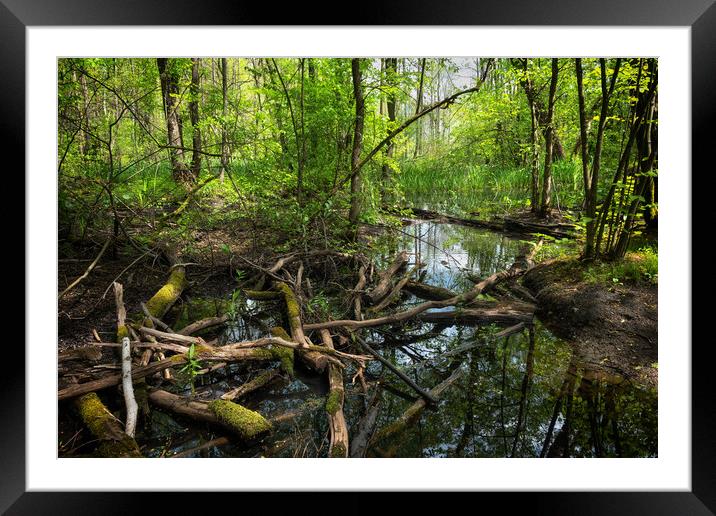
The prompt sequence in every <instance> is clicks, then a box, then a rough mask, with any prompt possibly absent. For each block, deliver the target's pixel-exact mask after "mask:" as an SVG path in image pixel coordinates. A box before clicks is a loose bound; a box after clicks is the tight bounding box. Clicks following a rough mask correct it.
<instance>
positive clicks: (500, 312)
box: [417, 305, 534, 325]
mask: <svg viewBox="0 0 716 516" xmlns="http://www.w3.org/2000/svg"><path fill="white" fill-rule="evenodd" d="M533 317H534V310H532V311H524V310H516V309H510V308H508V307H505V306H504V305H498V306H496V307H494V308H456V309H453V310H444V311H439V312H437V311H436V312H423V313H421V314H419V315H418V316H417V319H418V320H419V321H423V322H429V323H443V324H447V323H452V324H464V325H478V324H516V323H520V322H523V323H530V322H532V319H533Z"/></svg>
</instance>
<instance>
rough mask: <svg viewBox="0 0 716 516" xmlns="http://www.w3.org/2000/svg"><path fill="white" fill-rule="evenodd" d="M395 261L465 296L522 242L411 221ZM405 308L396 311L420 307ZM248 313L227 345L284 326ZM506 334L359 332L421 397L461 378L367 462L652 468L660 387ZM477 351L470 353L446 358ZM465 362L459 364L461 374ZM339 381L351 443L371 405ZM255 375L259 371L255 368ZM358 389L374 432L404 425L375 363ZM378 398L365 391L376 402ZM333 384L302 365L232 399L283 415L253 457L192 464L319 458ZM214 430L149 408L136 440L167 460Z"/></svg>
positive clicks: (402, 401) (532, 337) (411, 397)
mask: <svg viewBox="0 0 716 516" xmlns="http://www.w3.org/2000/svg"><path fill="white" fill-rule="evenodd" d="M400 231H401V236H400V238H399V239H398V241H396V242H394V247H393V250H392V251H391V252H390V253H386V259H389V257H390V256H392V255H393V254H394V251H397V250H400V249H406V250H408V252H409V253H412V254H411V260H410V262H411V263H410V264H409V267H412V265H413V264H414V263H415V262H416V260H418V261H420V262H421V263H422V264H424V265H425V267H424V268H423V269H422V270H421V273H422V275H423V277H422V278H421V281H423V282H424V283H427V284H430V285H434V286H441V287H445V288H449V289H451V290H453V291H457V292H462V291H464V290H466V289H468V288H470V287H471V286H472V285H473V283H472V282H471V281H470V280H469V279H468V277H467V276H468V274H471V275H473V276H479V277H482V278H484V277H486V276H488V275H490V274H492V273H494V272H496V271H499V270H502V269H505V268H507V267H509V266H510V265H511V263H512V262H513V260H514V258H515V257H516V256H517V255H518V254H519V251H520V247H521V246H523V245H524V244H523V243H522V242H520V241H519V240H517V239H513V238H509V237H507V236H505V235H502V234H499V233H494V232H490V231H484V230H480V229H474V228H466V227H461V226H455V225H450V224H436V223H432V222H418V223H415V224H412V225H409V226H406V227H403V228H402V229H401V230H400ZM419 302H420V300H418V299H416V298H414V297H412V296H411V297H410V298H408V299H407V300H405V301H404V302H403V304H401V305H400V306H399V307H397V308H395V309H396V310H397V309H404V308H406V307H407V306H409V305H412V304H415V303H419ZM262 305H264V303H255V302H248V304H247V305H246V308H245V310H244V311H243V312H244V315H245V316H244V317H239V318H237V322H235V323H233V324H231V325H230V326H229V327H228V328H227V330H226V332H225V334H224V335H223V336H222V338H223V339H225V340H226V341H229V342H236V341H239V340H246V339H254V338H257V337H261V336H265V335H267V332H268V328H270V327H271V326H272V325H274V324H276V323H277V322H278V321H276V320H272V318H271V316H265V315H262V314H266V313H271V312H274V313H275V312H276V310H275V309H273V308H272V306H273V305H269V304H266V306H264V307H263V308H264V310H262ZM500 329H502V328H498V327H495V326H488V327H484V326H483V327H478V326H468V325H452V326H447V325H435V324H430V323H420V322H412V321H408V322H406V323H403V324H401V325H400V326H399V327H391V328H389V327H380V328H377V329H373V330H366V331H364V332H363V337H364V338H365V340H367V341H368V342H370V343H371V345H372V347H374V348H375V349H377V350H379V352H380V353H381V354H382V355H383V356H384V357H385V358H387V359H388V360H390V361H391V362H392V363H394V364H395V365H396V366H398V367H400V368H401V369H402V370H403V371H404V372H406V374H408V376H410V377H411V379H413V380H414V381H415V382H416V383H417V384H418V385H420V386H421V387H423V388H424V389H426V390H429V389H431V388H433V387H434V386H435V385H437V384H438V383H440V382H441V381H443V380H444V379H445V378H446V377H447V376H448V375H449V374H450V371H451V369H452V368H454V367H462V368H463V369H464V371H463V373H464V374H463V375H462V377H461V378H460V379H459V380H458V381H457V382H456V383H455V384H453V385H452V387H450V388H449V389H448V390H447V391H445V392H444V393H443V395H442V396H441V398H440V401H439V403H438V406H437V407H435V408H434V409H427V410H425V411H423V413H422V415H421V417H420V418H419V419H418V420H417V422H416V423H415V424H413V425H412V426H410V427H408V428H407V429H406V430H405V431H404V432H402V433H400V434H399V435H397V436H395V437H394V438H393V439H392V440H388V441H384V442H381V443H380V444H379V446H377V447H373V448H369V449H368V452H367V456H368V457H540V456H542V457H545V456H547V457H616V456H619V457H654V456H656V454H657V397H656V390H655V389H649V388H647V387H643V386H640V385H636V384H634V383H632V382H629V381H627V380H623V379H621V378H619V377H614V376H611V375H605V374H604V373H600V372H598V371H595V370H593V369H590V368H589V367H588V365H585V364H580V363H578V362H577V361H576V359H575V358H574V356H573V353H572V349H571V347H570V345H569V344H568V343H566V342H563V341H561V340H560V339H558V338H556V337H555V336H554V335H552V334H551V333H550V332H549V331H548V330H547V329H546V328H545V327H544V326H543V325H542V324H541V323H540V321H538V320H535V324H534V330H533V331H529V330H527V329H525V330H523V331H522V332H521V333H518V334H513V335H511V336H509V337H506V338H497V339H496V338H492V336H493V335H494V334H495V333H496V332H497V331H499V330H500ZM469 344H474V345H475V346H474V347H472V348H471V349H470V350H469V351H465V352H462V353H460V354H453V355H450V356H448V357H446V358H442V359H441V358H438V357H440V355H444V354H445V353H448V352H450V351H451V350H455V349H456V348H458V347H464V346H466V345H469ZM458 364H459V365H458ZM351 367H352V366H349V367H348V370H347V371H346V373H345V374H344V378H345V386H346V399H345V407H344V412H345V416H346V420H347V422H348V427H349V433H350V435H351V436H353V435H354V434H355V432H356V431H357V424H358V421H359V420H360V419H361V417H362V416H363V414H364V413H365V407H366V404H367V403H368V399H367V397H366V395H365V394H364V393H363V390H362V389H361V386H360V382H359V381H358V380H356V381H355V383H351V378H352V377H353V374H354V371H353V370H352V369H351ZM258 370H259V369H256V370H255V371H258ZM255 371H254V372H252V371H250V370H249V371H248V372H247V371H246V368H245V366H242V367H238V366H231V368H228V371H227V370H224V371H223V372H222V371H217V372H215V373H212V375H211V376H208V377H206V378H202V377H199V378H197V380H196V381H195V386H196V396H197V398H198V399H213V398H216V397H219V396H220V395H221V394H223V393H224V392H226V391H227V390H229V389H230V388H232V387H234V386H236V385H239V384H240V383H243V382H246V381H248V380H250V379H251V378H253V377H254V376H255V375H256V374H257V373H256V372H255ZM365 379H366V381H367V382H368V384H369V385H371V386H372V385H374V382H375V381H376V380H378V379H380V380H381V384H382V385H383V388H382V389H381V393H382V394H381V397H382V402H381V404H380V410H379V413H378V420H377V426H376V428H378V429H379V428H381V427H383V426H385V425H387V424H390V423H391V422H393V421H394V420H395V419H396V418H398V417H400V416H401V415H402V414H403V412H404V411H405V409H406V408H408V407H409V406H410V405H411V404H412V403H413V402H414V401H415V400H416V399H417V398H416V395H415V393H414V392H413V391H412V390H410V388H409V387H408V386H407V385H406V384H404V383H403V382H402V381H401V380H399V379H398V378H397V377H396V376H395V375H394V374H393V373H391V372H390V371H388V370H387V369H385V368H384V367H383V366H382V365H381V364H380V363H379V362H377V361H373V362H371V363H370V365H369V367H368V369H367V371H366V374H365ZM372 390H373V389H371V390H370V391H371V392H372ZM326 393H327V382H326V380H325V376H322V377H319V376H316V375H314V374H312V373H310V372H309V371H307V370H305V369H303V368H302V366H301V364H299V360H297V361H296V376H295V378H294V379H293V380H292V381H289V380H286V379H283V378H278V379H276V380H275V381H274V382H273V383H272V384H270V386H268V387H266V388H264V389H261V390H259V391H257V392H256V393H254V394H252V395H249V396H248V397H247V398H245V399H241V400H240V402H241V403H242V404H244V405H245V406H247V407H249V408H251V409H253V410H257V411H259V412H260V413H261V414H263V415H264V416H266V417H267V418H273V417H277V416H280V420H281V421H280V422H278V423H277V424H276V425H275V431H274V433H273V434H272V435H271V436H269V437H268V438H267V439H266V441H265V442H264V443H263V444H262V445H260V446H254V447H251V448H246V447H242V446H240V445H234V444H228V445H223V446H209V447H207V448H205V449H203V450H200V451H196V452H193V453H192V454H190V456H194V457H325V456H326V455H327V452H328V439H329V430H328V424H327V418H326V414H325V410H324V403H325V397H326ZM221 435H222V434H221V433H214V431H213V430H211V429H209V428H207V427H203V426H201V425H196V424H195V423H192V422H189V421H185V420H182V419H181V418H175V417H174V416H170V415H167V414H164V413H163V412H161V411H159V410H152V418H151V421H150V424H148V425H147V427H146V428H145V429H144V436H143V441H144V442H145V443H147V440H149V442H148V443H147V444H148V446H147V448H145V450H144V451H145V454H146V455H148V456H150V457H159V456H172V455H175V454H177V453H180V452H182V451H186V450H191V449H194V448H195V447H198V446H201V445H202V444H204V443H207V442H209V441H211V439H214V438H216V437H219V436H221Z"/></svg>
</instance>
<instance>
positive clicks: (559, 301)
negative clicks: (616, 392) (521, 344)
mask: <svg viewBox="0 0 716 516" xmlns="http://www.w3.org/2000/svg"><path fill="white" fill-rule="evenodd" d="M522 283H523V284H524V286H525V287H527V288H528V289H529V290H530V291H531V293H532V294H533V295H534V296H535V297H536V298H537V301H538V309H537V312H536V313H537V316H538V317H539V318H540V320H542V321H543V322H544V323H545V325H546V326H547V327H548V328H549V329H550V330H551V331H553V332H554V333H555V335H557V336H558V337H560V338H562V339H565V340H567V341H569V342H570V343H571V344H572V346H573V348H574V351H575V353H577V356H578V359H579V361H580V362H582V363H586V364H589V365H590V366H594V367H595V368H597V369H601V370H603V371H605V372H607V373H612V374H613V373H617V374H619V375H621V376H623V377H625V378H628V379H632V380H636V381H638V382H640V383H645V384H647V385H649V386H653V387H655V386H656V385H657V378H658V369H657V367H658V365H656V364H657V362H658V336H657V326H658V325H657V314H658V310H657V286H656V285H646V284H634V283H631V284H616V285H604V284H597V283H590V282H587V281H585V280H584V278H583V275H582V269H581V265H580V264H579V263H578V262H577V261H575V260H563V259H562V260H550V261H547V262H544V263H542V264H539V265H537V266H536V267H535V268H534V269H532V270H531V271H529V272H528V273H527V274H526V275H525V277H524V278H523V280H522Z"/></svg>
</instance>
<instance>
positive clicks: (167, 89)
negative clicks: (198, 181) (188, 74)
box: [157, 57, 192, 184]
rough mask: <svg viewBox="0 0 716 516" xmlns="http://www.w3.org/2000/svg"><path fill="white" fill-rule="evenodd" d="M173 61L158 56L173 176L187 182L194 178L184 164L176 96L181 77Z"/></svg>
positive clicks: (179, 180) (177, 179)
mask: <svg viewBox="0 0 716 516" xmlns="http://www.w3.org/2000/svg"><path fill="white" fill-rule="evenodd" d="M172 65H173V63H171V62H170V60H169V59H167V58H159V57H158V58H157V68H158V69H159V79H160V82H161V87H162V99H163V101H164V117H165V119H166V124H167V146H168V147H169V158H170V161H171V165H172V177H173V178H174V180H175V181H176V182H177V183H180V184H186V183H187V182H190V181H191V180H192V176H191V173H190V171H189V169H187V167H186V165H185V164H184V150H183V148H184V145H183V143H182V134H181V117H180V116H179V105H178V101H177V98H176V95H177V91H178V86H177V84H178V81H179V78H178V76H177V74H176V72H175V71H174V70H173V69H172V68H173V66H172Z"/></svg>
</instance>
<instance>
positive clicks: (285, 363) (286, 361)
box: [271, 326, 294, 378]
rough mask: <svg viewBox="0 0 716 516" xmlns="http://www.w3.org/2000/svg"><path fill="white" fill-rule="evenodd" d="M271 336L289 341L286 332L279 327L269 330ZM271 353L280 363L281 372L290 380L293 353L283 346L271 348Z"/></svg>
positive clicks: (292, 373)
mask: <svg viewBox="0 0 716 516" xmlns="http://www.w3.org/2000/svg"><path fill="white" fill-rule="evenodd" d="M271 335H272V336H274V337H278V338H280V339H283V340H288V341H290V340H291V337H290V336H289V335H288V333H286V330H284V329H283V328H281V327H280V326H276V327H274V328H271ZM271 353H272V354H273V356H274V357H275V358H277V359H278V360H280V361H281V370H282V371H283V372H285V373H286V374H288V375H289V376H290V377H291V378H293V376H294V372H293V366H294V353H293V350H292V349H291V348H284V347H283V346H272V347H271Z"/></svg>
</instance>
